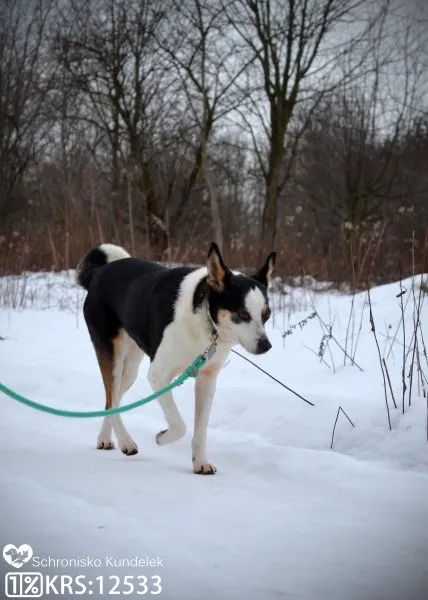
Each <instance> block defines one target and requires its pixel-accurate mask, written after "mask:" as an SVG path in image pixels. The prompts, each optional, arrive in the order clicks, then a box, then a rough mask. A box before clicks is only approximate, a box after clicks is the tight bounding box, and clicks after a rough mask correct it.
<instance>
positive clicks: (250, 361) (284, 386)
mask: <svg viewBox="0 0 428 600" xmlns="http://www.w3.org/2000/svg"><path fill="white" fill-rule="evenodd" d="M232 352H234V353H235V354H237V355H238V356H240V357H241V358H243V359H244V360H246V361H247V362H249V363H250V364H252V365H253V367H256V369H258V370H259V371H261V372H262V373H264V374H265V375H267V376H268V377H270V378H271V379H273V380H274V381H276V382H277V383H279V385H282V387H283V388H285V389H286V390H288V391H289V392H291V393H292V394H294V395H295V396H297V397H298V398H300V399H301V400H303V401H304V402H306V404H310V405H311V406H315V404H314V403H313V402H309V400H306V398H304V397H303V396H301V395H300V394H298V393H297V392H295V391H294V390H292V389H291V388H289V387H288V386H287V385H285V383H282V381H280V380H279V379H277V378H276V377H274V376H273V375H271V374H270V373H268V372H267V371H265V370H264V369H262V368H261V367H259V365H256V363H255V362H253V361H252V360H250V359H249V358H247V357H246V356H244V355H243V354H240V353H239V352H237V351H236V350H232Z"/></svg>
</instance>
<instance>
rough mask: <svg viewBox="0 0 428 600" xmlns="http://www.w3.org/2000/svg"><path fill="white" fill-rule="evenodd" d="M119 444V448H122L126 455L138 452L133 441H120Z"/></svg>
mask: <svg viewBox="0 0 428 600" xmlns="http://www.w3.org/2000/svg"><path fill="white" fill-rule="evenodd" d="M119 445H120V449H121V450H122V452H123V454H126V456H133V455H134V454H138V446H137V444H136V443H135V442H132V443H131V442H127V443H124V442H122V443H121V444H119Z"/></svg>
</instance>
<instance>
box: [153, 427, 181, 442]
mask: <svg viewBox="0 0 428 600" xmlns="http://www.w3.org/2000/svg"><path fill="white" fill-rule="evenodd" d="M185 434H186V426H185V425H184V424H183V425H180V426H179V425H177V426H175V427H170V428H169V429H164V430H163V431H159V433H158V434H157V435H156V444H157V445H158V446H165V445H166V444H172V443H173V442H176V441H177V440H179V439H180V438H182V437H183V436H184V435H185Z"/></svg>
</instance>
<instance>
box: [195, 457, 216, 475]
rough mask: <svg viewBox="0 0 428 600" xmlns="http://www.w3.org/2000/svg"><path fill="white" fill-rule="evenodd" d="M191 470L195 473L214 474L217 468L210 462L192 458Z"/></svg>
mask: <svg viewBox="0 0 428 600" xmlns="http://www.w3.org/2000/svg"><path fill="white" fill-rule="evenodd" d="M193 472H194V473H196V475H215V473H216V472H217V469H216V468H215V466H214V465H211V464H210V463H207V462H200V461H198V460H195V459H193Z"/></svg>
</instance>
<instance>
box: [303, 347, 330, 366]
mask: <svg viewBox="0 0 428 600" xmlns="http://www.w3.org/2000/svg"><path fill="white" fill-rule="evenodd" d="M302 345H303V346H304V347H305V348H306V349H307V350H309V352H312V354H315V356H316V357H317V358H319V359H320V360H321V362H323V363H324V364H325V365H326V367H328V368H329V369H331V367H330V365H329V364H328V362H327V361H326V360H325V359H324V358H322V357H320V355H319V352H315V350H313V349H312V348H309V346H307V345H306V344H302Z"/></svg>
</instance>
